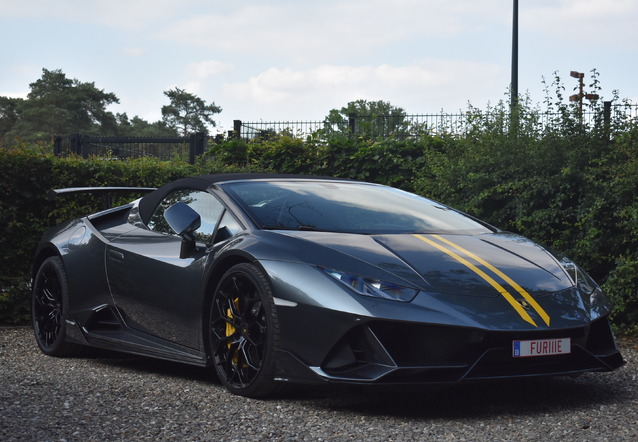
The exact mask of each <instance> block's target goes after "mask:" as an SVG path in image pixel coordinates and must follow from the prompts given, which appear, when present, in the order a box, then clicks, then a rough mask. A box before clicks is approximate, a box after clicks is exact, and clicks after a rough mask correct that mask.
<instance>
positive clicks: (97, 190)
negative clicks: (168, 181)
mask: <svg viewBox="0 0 638 442" xmlns="http://www.w3.org/2000/svg"><path fill="white" fill-rule="evenodd" d="M153 190H157V188H155V187H67V188H64V189H53V190H50V191H49V193H48V195H47V198H48V199H49V200H51V201H53V200H55V199H56V198H57V197H58V195H64V194H73V193H93V194H96V195H100V196H101V197H102V205H103V207H104V210H107V209H110V208H111V205H112V202H113V194H126V193H135V192H143V193H145V192H152V191H153Z"/></svg>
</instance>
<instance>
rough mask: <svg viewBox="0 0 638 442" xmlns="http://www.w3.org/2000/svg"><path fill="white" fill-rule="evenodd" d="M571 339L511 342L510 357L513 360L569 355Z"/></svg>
mask: <svg viewBox="0 0 638 442" xmlns="http://www.w3.org/2000/svg"><path fill="white" fill-rule="evenodd" d="M571 351H572V348H571V339H570V338H558V339H536V340H530V341H513V342H512V355H513V356H514V357H515V358H526V357H530V356H551V355H566V354H569V353H571Z"/></svg>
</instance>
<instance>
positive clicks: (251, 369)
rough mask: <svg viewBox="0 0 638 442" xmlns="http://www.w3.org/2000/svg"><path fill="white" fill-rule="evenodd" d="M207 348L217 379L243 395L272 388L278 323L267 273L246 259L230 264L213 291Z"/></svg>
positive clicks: (275, 385)
mask: <svg viewBox="0 0 638 442" xmlns="http://www.w3.org/2000/svg"><path fill="white" fill-rule="evenodd" d="M208 318H209V322H208V324H209V331H210V332H209V336H210V354H211V359H212V362H213V366H214V368H215V371H216V373H217V376H218V377H219V380H220V381H221V383H222V384H223V385H224V386H225V387H226V388H227V389H228V390H229V391H230V392H231V393H234V394H237V395H241V396H246V397H253V398H256V397H264V396H268V395H271V394H273V393H275V391H276V390H278V389H279V384H278V383H277V382H276V381H275V380H274V375H275V367H276V361H275V356H274V354H275V351H276V349H277V348H278V344H279V323H278V320H277V313H276V310H275V305H274V301H273V296H272V289H271V287H270V284H269V281H268V278H267V277H266V275H265V274H264V272H263V271H262V270H261V269H260V268H259V267H257V266H255V265H253V264H248V263H242V264H237V265H235V266H233V267H231V268H230V269H229V270H228V271H227V272H226V273H225V274H224V276H223V277H222V278H221V280H220V282H219V284H218V285H217V288H216V290H215V292H214V294H213V299H212V303H211V308H210V314H209V316H208Z"/></svg>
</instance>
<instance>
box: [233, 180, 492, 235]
mask: <svg viewBox="0 0 638 442" xmlns="http://www.w3.org/2000/svg"><path fill="white" fill-rule="evenodd" d="M221 187H223V189H224V190H225V191H226V192H228V193H229V194H230V195H231V196H232V197H233V198H234V199H235V200H236V201H237V202H238V203H239V204H240V205H241V206H242V207H243V208H244V210H245V211H246V212H247V213H248V214H249V215H250V217H251V218H252V219H253V220H254V221H255V223H256V224H257V225H258V226H259V227H260V228H262V229H277V230H317V231H328V232H344V233H362V234H386V233H463V234H473V233H488V232H491V231H492V230H490V229H489V228H488V227H487V226H486V225H484V224H481V223H479V222H478V221H476V220H474V219H472V218H470V217H468V216H466V215H463V214H462V213H459V212H457V211H455V210H453V209H451V208H449V207H446V206H444V205H441V204H439V203H436V202H434V201H431V200H428V199H426V198H422V197H420V196H418V195H414V194H411V193H408V192H404V191H401V190H398V189H394V188H391V187H385V186H380V185H375V184H366V183H355V182H342V181H314V180H300V181H292V180H281V181H242V182H240V181H238V182H232V183H224V184H222V185H221Z"/></svg>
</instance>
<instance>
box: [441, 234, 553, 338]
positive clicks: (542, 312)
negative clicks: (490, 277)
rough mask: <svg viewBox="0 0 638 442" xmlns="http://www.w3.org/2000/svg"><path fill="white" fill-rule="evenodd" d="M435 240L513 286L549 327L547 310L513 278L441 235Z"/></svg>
mask: <svg viewBox="0 0 638 442" xmlns="http://www.w3.org/2000/svg"><path fill="white" fill-rule="evenodd" d="M432 236H433V237H434V238H436V239H438V240H439V241H442V242H444V243H446V244H448V245H450V246H452V247H454V248H455V249H456V250H458V251H459V252H462V253H465V254H466V255H467V256H469V257H470V258H472V259H474V260H476V261H478V262H480V263H481V264H483V265H484V266H485V267H487V268H488V269H490V270H491V271H492V272H494V273H495V274H497V275H498V276H499V277H501V278H502V279H503V281H505V282H506V283H508V284H509V285H510V286H512V288H513V289H514V290H516V291H517V292H518V293H519V294H520V295H521V296H522V297H523V298H524V299H525V300H526V301H527V302H528V303H529V305H531V306H532V308H533V309H534V310H535V311H536V313H538V315H539V316H540V317H541V318H542V319H543V322H545V324H546V325H547V326H549V315H548V314H547V312H545V310H543V307H541V306H540V305H538V302H536V300H535V299H534V298H532V295H530V294H529V293H527V291H526V290H525V289H524V288H523V287H521V286H520V285H518V284H517V283H516V282H515V281H514V280H513V279H512V278H510V277H509V276H507V275H506V274H505V273H503V272H502V271H500V270H499V269H497V268H496V267H494V266H493V265H492V264H490V263H489V262H487V261H485V260H484V259H483V258H481V257H480V256H477V255H475V254H474V253H472V252H470V251H469V250H465V249H464V248H463V247H461V246H459V245H458V244H455V243H453V242H452V241H450V240H447V239H445V238H443V237H441V236H439V235H432Z"/></svg>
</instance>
